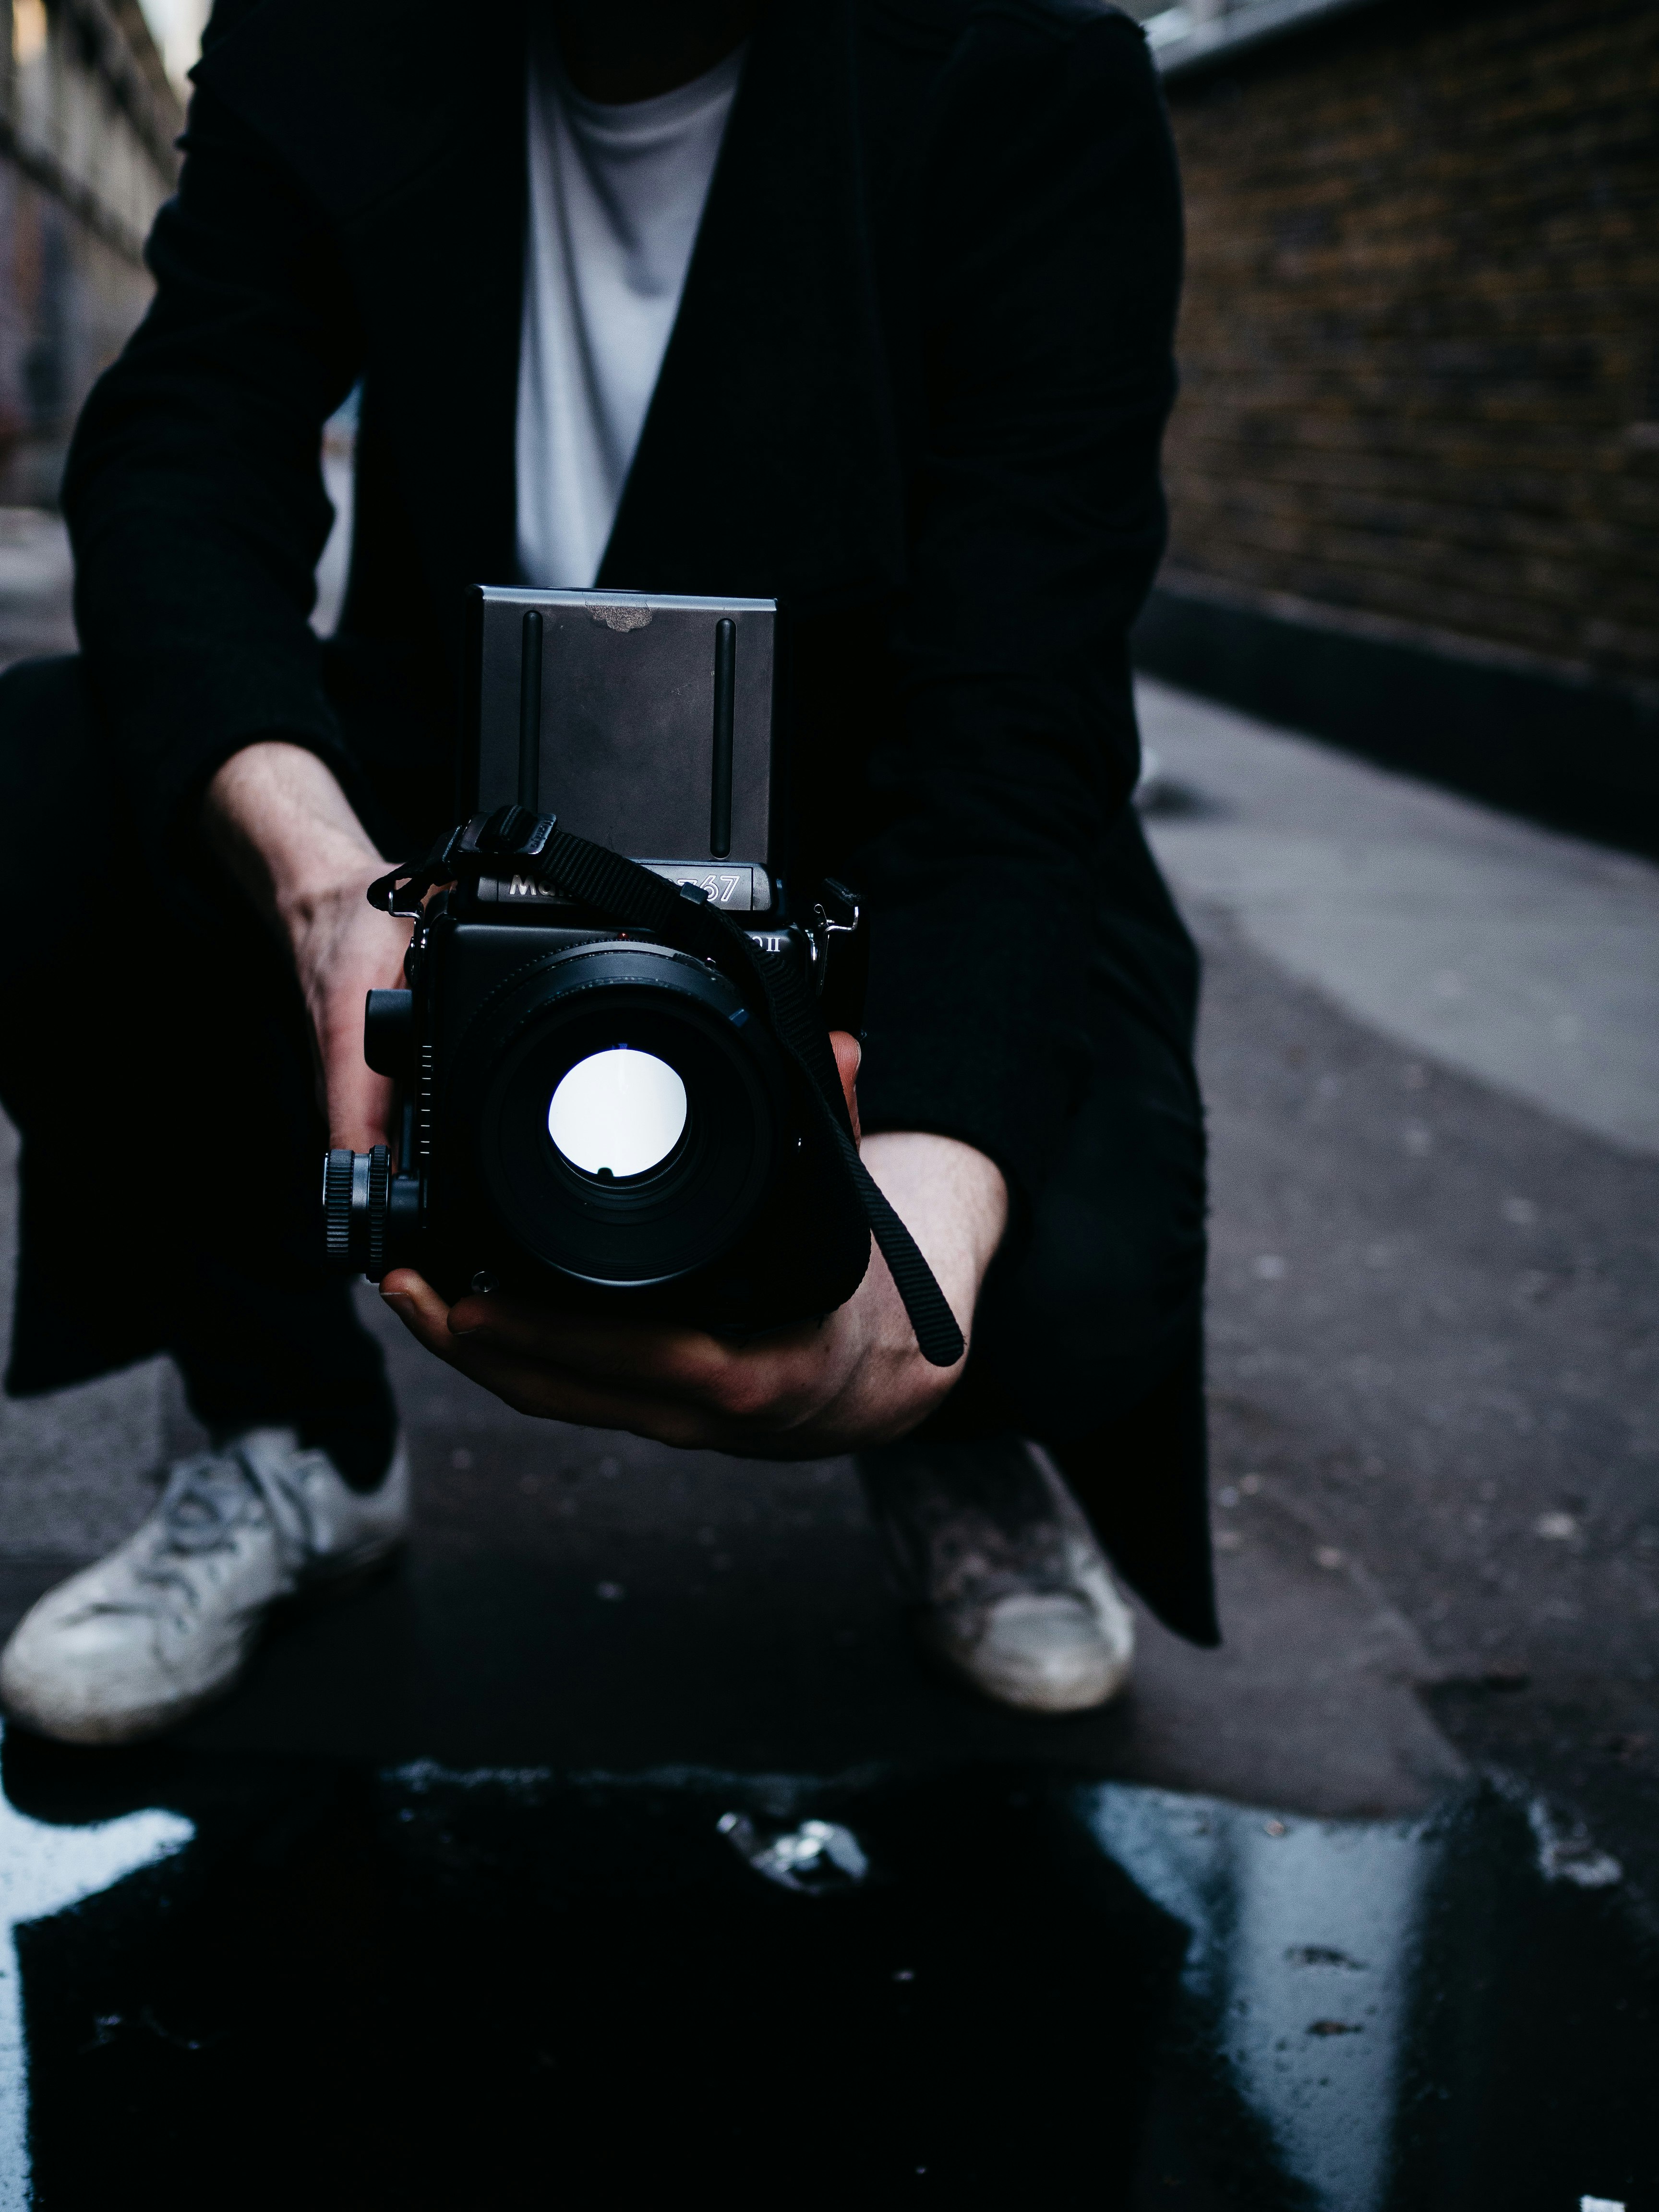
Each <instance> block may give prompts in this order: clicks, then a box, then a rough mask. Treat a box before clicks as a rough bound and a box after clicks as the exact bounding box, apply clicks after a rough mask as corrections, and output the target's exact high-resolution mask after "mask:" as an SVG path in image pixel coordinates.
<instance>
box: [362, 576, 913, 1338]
mask: <svg viewBox="0 0 1659 2212" xmlns="http://www.w3.org/2000/svg"><path fill="white" fill-rule="evenodd" d="M785 678H786V671H785V666H784V659H783V653H782V639H781V624H780V619H779V614H778V610H777V607H776V605H775V603H774V602H771V601H768V600H755V599H690V598H683V597H647V596H645V595H643V594H638V593H623V592H531V591H518V590H495V589H480V590H479V591H477V592H475V594H474V595H473V601H472V606H471V681H470V684H469V697H470V702H471V710H470V714H469V720H468V725H467V728H466V731H465V748H464V761H463V776H464V779H465V785H466V786H467V787H470V793H471V802H472V803H471V805H470V807H469V818H468V820H467V821H466V822H465V823H464V824H463V825H462V827H461V828H460V829H458V830H456V831H455V832H453V833H452V835H451V836H450V837H449V838H448V839H447V840H446V841H443V842H442V844H441V848H436V849H435V853H434V854H432V855H429V856H428V860H427V861H426V862H425V863H424V864H422V865H421V866H419V867H416V866H411V867H410V868H406V869H404V870H399V871H395V872H394V873H393V875H392V877H388V878H386V882H385V884H382V885H380V886H377V887H376V890H377V892H378V893H380V894H383V897H382V902H383V903H385V904H386V905H387V906H388V908H389V909H390V910H392V911H393V912H403V913H406V914H408V915H410V917H411V918H412V919H413V921H414V922H415V931H414V937H413V941H412V943H411V945H410V952H409V956H408V959H407V962H406V963H405V974H406V978H407V987H406V988H405V989H404V990H402V991H375V992H371V993H370V994H369V998H368V1008H367V1014H366V1020H365V1028H364V1053H365V1057H366V1059H367V1060H368V1064H369V1066H372V1067H374V1069H376V1070H377V1071H378V1072H380V1073H383V1074H386V1075H388V1076H391V1077H392V1078H393V1079H395V1081H396V1083H397V1085H398V1118H397V1126H398V1145H397V1154H396V1160H395V1163H394V1160H393V1158H392V1154H391V1152H390V1151H389V1149H388V1148H386V1147H385V1146H380V1147H376V1149H375V1151H374V1152H370V1153H368V1154H361V1155H355V1156H354V1155H353V1154H351V1153H349V1152H331V1153H330V1155H329V1158H328V1162H327V1164H326V1168H325V1190H324V1201H325V1220H326V1233H327V1238H328V1245H329V1249H330V1252H331V1255H332V1256H333V1257H334V1258H336V1259H337V1261H341V1262H343V1263H344V1264H349V1265H351V1266H354V1267H360V1268H362V1270H363V1271H364V1272H366V1273H368V1274H369V1275H370V1276H371V1277H373V1278H374V1279H379V1278H380V1276H381V1275H382V1274H383V1273H385V1272H386V1270H387V1269H388V1268H391V1267H398V1266H412V1267H417V1268H418V1269H419V1270H420V1271H421V1272H422V1273H423V1274H424V1275H426V1276H427V1277H428V1279H430V1280H432V1281H434V1282H435V1283H436V1284H437V1285H439V1286H440V1287H441V1289H443V1290H444V1291H446V1293H447V1294H448V1295H450V1296H452V1297H453V1296H456V1295H459V1293H460V1292H461V1291H465V1290H466V1289H468V1288H477V1289H489V1288H492V1287H494V1286H495V1285H500V1286H501V1287H503V1288H512V1289H515V1290H519V1291H523V1292H526V1293H527V1294H530V1295H532V1296H537V1297H543V1298H551V1299H553V1300H555V1301H557V1302H560V1303H563V1304H569V1305H574V1306H576V1307H586V1308H590V1309H598V1310H611V1311H614V1310H617V1309H618V1308H628V1309H630V1310H636V1311H639V1312H641V1313H645V1312H654V1313H662V1314H671V1315H675V1316H681V1317H684V1318H686V1319H689V1320H693V1321H696V1322H698V1323H699V1324H700V1325H702V1326H705V1327H718V1328H761V1327H767V1326H775V1325H777V1324H780V1323H782V1322H788V1321H791V1320H796V1319H799V1318H803V1317H805V1316H808V1315H810V1314H814V1313H821V1312H823V1311H826V1310H829V1309H831V1308H832V1307H834V1306H836V1305H838V1304H841V1303H842V1302H843V1301H844V1299H845V1298H847V1297H849V1296H850V1295H851V1294H852V1291H853V1290H854V1289H855V1288H856V1287H857V1284H858V1282H859V1280H860V1279H861V1277H862V1275H863V1273H864V1270H865V1267H866V1265H867V1262H868V1255H869V1242H870V1222H869V1220H868V1218H866V1213H865V1212H864V1211H862V1210H861V1208H860V1204H859V1202H858V1199H857V1195H856V1194H855V1193H854V1190H853V1188H852V1186H851V1184H850V1183H849V1181H848V1163H847V1160H846V1158H844V1157H843V1154H844V1152H845V1150H846V1142H847V1140H846V1139H845V1137H844V1134H843V1133H841V1132H839V1131H838V1130H837V1129H836V1127H835V1125H834V1120H833V1113H831V1112H830V1109H829V1107H827V1106H826V1101H825V1097H824V1095H823V1094H824V1092H825V1090H826V1086H832V1085H833V1081H834V1078H833V1066H832V1063H830V1062H829V1058H828V1054H829V1048H828V1042H827V1033H826V1032H825V1030H824V1025H823V1018H822V1015H821V1013H819V1012H818V1011H817V994H818V993H819V992H820V991H821V989H822V987H823V978H824V975H825V972H826V969H827V966H828V963H829V957H830V948H831V944H832V940H833V939H835V938H836V936H837V935H839V934H842V933H850V932H851V931H852V930H853V929H854V928H855V927H856V924H857V920H858V916H857V909H856V906H855V904H854V901H853V899H852V897H851V895H850V894H849V893H848V892H847V891H846V890H844V889H843V888H842V886H840V885H831V886H826V887H825V888H824V889H823V890H822V891H821V892H820V893H819V894H818V895H817V896H816V897H815V898H814V900H813V901H812V902H811V904H810V905H809V906H808V907H806V908H805V911H804V912H803V911H800V910H799V905H798V902H796V901H795V900H794V898H793V886H792V884H791V882H790V876H789V865H788V864H789V854H788V844H787V832H788V813H787V788H786V776H785V770H786V768H787V712H786V711H785V709H786V700H785V696H784V691H785ZM428 886H431V887H432V890H431V896H426V897H424V899H422V892H423V891H424V890H427V888H428ZM371 896H374V894H371ZM803 1010H805V1012H803ZM814 1024H816V1034H815V1033H814ZM826 1069H827V1070H828V1073H827V1074H826ZM832 1104H833V1106H834V1107H835V1108H839V1098H838V1097H836V1100H835V1101H833V1102H832ZM827 1114H828V1115H829V1119H826V1115H827ZM843 1118H844V1116H843ZM854 1165H856V1156H855V1155H854Z"/></svg>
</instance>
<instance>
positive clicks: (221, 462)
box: [64, 90, 361, 858]
mask: <svg viewBox="0 0 1659 2212" xmlns="http://www.w3.org/2000/svg"><path fill="white" fill-rule="evenodd" d="M183 143H184V152H185V160H184V166H183V169H182V172H181V174H180V178H179V187H178V190H177V192H176V193H175V195H174V197H173V198H172V199H170V200H169V201H168V202H167V204H166V205H165V206H164V207H163V208H162V210H161V214H160V216H158V218H157V221H156V223H155V229H154V231H153V233H152V234H151V237H150V240H149V247H148V249H147V252H148V258H149V265H150V268H151V270H152V271H153V273H154V275H155V281H156V292H155V299H154V301H153V302H152V304H151V307H150V310H149V313H148V315H147V316H146V317H145V319H144V320H143V323H142V324H141V325H140V326H139V328H138V330H137V332H136V333H135V335H134V336H133V337H132V339H131V343H129V344H128V346H127V348H126V349H125V352H124V353H123V354H122V355H121V356H120V358H119V359H118V361H117V362H115V364H114V365H113V367H112V368H110V369H109V370H108V371H107V372H106V374H105V375H104V376H103V377H102V378H101V379H100V380H99V382H98V384H97V385H96V386H94V390H93V392H92V395H91V397H90V398H89V399H88V403H87V405H86V408H85V410H84V411H83V413H82V417H81V421H80V423H79V426H78V428H77V429H76V435H75V440H74V443H73V446H72V447H71V450H70V461H69V467H68V471H67V472H66V476H65V480H64V510H65V513H66V516H67V519H68V521H69V526H70V534H71V538H72V539H73V543H74V547H75V555H76V603H75V604H76V623H77V626H78V629H79V631H80V636H81V644H82V653H83V654H84V656H85V660H86V665H87V671H88V676H89V678H90V679H91V682H92V684H93V687H94V694H95V696H96V698H97V700H98V702H99V705H100V709H101V714H102V718H103V721H104V725H105V727H106V730H107V732H108V735H109V740H110V743H111V744H112V748H113V751H114V755H115V764H116V768H117V772H118V775H120V777H121V779H122V781H124V783H125V787H126V788H127V791H128V793H129V795H130V797H131V801H132V804H133V806H134V810H135V812H136V814H137V821H138V825H139V829H140V832H141V834H142V835H143V836H144V837H145V839H146V841H147V842H148V844H149V848H150V849H151V850H152V852H154V853H155V854H156V855H157V856H158V858H159V857H161V856H163V855H165V854H167V852H168V851H169V850H176V849H177V847H176V839H177V835H178V832H179V829H180V828H181V827H182V825H183V823H184V822H185V818H186V810H187V809H188V808H189V807H190V806H191V805H192V804H193V802H194V800H195V799H196V797H197V794H198V793H200V791H201V789H202V787H203V786H204V783H205V782H206V781H207V779H208V778H209V777H210V775H212V774H213V772H214V770H215V769H216V768H217V767H218V766H219V765H220V764H221V763H222V762H223V761H225V760H226V759H228V757H230V755H231V754H232V753H234V752H235V751H236V750H239V749H240V747H241V746H243V745H245V744H248V743H250V742H251V741H252V740H253V739H254V738H260V737H267V736H281V737H285V738H290V739H292V740H293V741H295V742H296V743H298V744H305V745H308V746H310V747H311V748H312V749H313V750H315V751H317V752H318V753H319V754H321V755H322V756H323V757H325V759H326V760H327V761H328V762H329V763H330V765H331V767H333V768H334V769H335V770H336V772H337V774H338V775H340V776H341V778H342V781H344V782H345V783H346V786H347V787H348V789H351V788H352V787H353V785H354V782H355V781H356V775H355V771H354V769H353V766H352V763H351V762H350V760H349V757H348V756H347V754H346V751H345V750H344V748H343V745H342V744H341V739H340V733H339V731H338V729H337V726H336V722H335V718H334V716H333V714H332V712H331V708H330V707H329V704H328V702H327V699H326V696H325V692H324V689H323V683H322V668H321V660H320V656H319V641H318V640H317V637H316V636H315V635H314V633H313V630H312V629H311V628H310V624H309V621H308V617H309V616H310V613H311V610H312V606H313V600H314V597H315V584H314V574H315V569H316V563H317V560H318V556H319V554H320V552H321V550H322V548H323V545H324V544H325V541H326V538H327V535H328V531H329V526H330V524H331V520H332V510H331V507H330V505H329V502H328V499H327V496H326V495H325V491H324V489H323V482H322V474H321V431H322V426H323V424H324V422H325V421H326V419H327V418H328V416H330V415H331V413H332V412H333V411H334V410H335V409H336V408H337V406H338V405H339V404H340V403H341V401H342V400H343V398H345V396H346V394H347V392H349V390H350V388H351V386H352V384H353V382H354V381H355V380H356V375H357V373H358V368H359V356H360V352H361V346H360V341H359V337H358V332H357V326H356V316H355V313H354V310H353V307H352V304H351V300H350V296H349V290H348V288H347V285H346V283H345V279H344V276H343V271H342V269H341V267H340V265H339V262H338V259H337V252H336V248H335V246H334V244H333V242H332V240H331V234H330V232H329V229H328V227H327V225H326V223H325V221H324V220H323V217H322V216H321V214H320V212H319V211H318V210H315V209H314V208H313V207H312V206H311V205H309V204H307V200H306V198H305V197H304V194H303V193H302V192H301V190H300V189H299V187H298V186H297V185H295V183H294V181H293V180H292V179H291V178H290V177H289V176H288V175H287V174H286V173H284V171H283V168H282V167H281V165H280V164H279V163H277V162H276V160H275V158H274V156H273V155H270V153H269V151H268V150H267V149H264V147H263V146H262V145H261V144H260V143H259V142H258V139H257V138H256V137H254V136H253V135H252V133H251V132H249V131H247V130H246V127H245V126H244V125H241V124H240V122H239V121H238V120H237V119H236V118H234V116H233V115H232V114H231V113H230V112H228V110H226V109H225V108H224V107H223V106H219V105H216V102H215V101H214V100H213V98H212V97H211V95H210V94H209V93H208V92H206V91H204V90H198V91H197V93H196V94H195V96H194V98H193V99H192V100H191V111H190V118H189V126H188V129H187V131H186V134H185V139H184V142H183Z"/></svg>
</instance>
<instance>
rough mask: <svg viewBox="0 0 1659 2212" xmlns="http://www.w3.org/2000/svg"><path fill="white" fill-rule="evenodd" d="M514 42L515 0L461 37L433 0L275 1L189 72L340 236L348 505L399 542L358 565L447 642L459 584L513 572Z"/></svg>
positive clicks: (519, 92) (521, 83) (519, 129)
mask: <svg viewBox="0 0 1659 2212" xmlns="http://www.w3.org/2000/svg"><path fill="white" fill-rule="evenodd" d="M525 53H526V43H525V9H524V0H488V4H486V5H483V6H481V7H479V8H478V9H476V10H475V11H474V12H473V13H472V14H471V15H470V16H469V18H468V19H467V22H466V26H465V35H464V36H462V37H459V38H458V37H457V32H456V22H455V18H454V16H453V12H452V11H451V10H450V9H447V8H446V7H443V6H441V5H439V4H438V0H360V4H358V5H355V6H352V7H349V8H343V7H341V6H340V5H339V0H290V4H289V5H286V6H283V7H280V8H279V7H276V6H274V5H270V4H267V5H266V6H264V7H261V8H258V9H255V10H254V11H253V13H252V15H251V16H249V17H248V18H246V20H245V21H244V22H243V23H241V24H240V25H239V26H238V27H237V28H236V29H235V30H234V32H232V33H230V34H229V35H228V36H227V37H226V38H225V39H223V40H222V41H221V42H219V43H218V44H217V45H216V46H215V47H214V48H213V49H212V50H210V52H209V54H208V55H207V57H206V58H205V59H204V62H203V63H202V64H201V65H200V68H199V70H198V71H197V82H198V84H200V85H201V86H202V87H203V88H204V89H205V90H208V91H210V93H211V94H213V95H214V96H215V97H216V98H217V99H219V100H223V101H224V102H225V103H226V104H227V105H228V106H231V107H233V108H234V110H235V111H236V112H238V113H239V114H240V116H241V117H242V118H243V119H244V120H245V121H246V122H247V123H249V124H251V125H252V126H253V127H254V129H255V130H256V131H258V132H260V134H261V135H262V136H264V137H266V138H267V139H268V140H270V142H271V143H273V144H275V145H276V147H277V148H278V149H280V151H281V152H282V154H283V156H284V157H285V158H286V160H287V161H288V163H289V166H290V167H291V168H292V169H293V171H294V172H295V174H296V175H297V176H298V178H299V179H300V181H301V185H303V186H304V187H305V189H306V190H307V191H309V192H310V193H311V194H312V196H313V197H314V198H315V200H316V201H317V203H318V204H319V206H320V207H321V208H322V210H324V211H325V215H326V216H328V217H329V218H330V219H331V222H332V225H333V227H334V228H335V230H336V233H337V236H338V237H339V238H340V240H341V241H342V244H343V251H344V253H345V256H346V260H347V264H348V268H349V274H350V276H351V280H352V284H353V289H354V293H355V295H356V311H357V315H358V319H359V323H360V326H361V328H362V333H363V347H364V352H363V362H362V371H363V383H364V410H363V427H362V441H361V443H360V451H359V462H360V471H361V472H362V474H363V475H364V476H365V477H371V478H372V479H373V483H372V490H371V489H370V487H369V486H368V484H364V485H362V486H361V487H360V501H359V507H360V513H362V514H363V515H364V517H365V520H368V521H369V522H370V523H374V522H378V523H379V525H380V528H381V531H382V532H383V533H392V534H395V535H397V536H398V538H399V541H400V542H399V543H398V544H397V546H396V547H395V548H393V549H392V551H391V554H390V557H389V558H386V559H384V560H380V559H377V560H376V562H374V564H373V565H374V567H375V568H377V569H380V570H382V571H388V570H389V571H392V573H394V574H395V572H396V571H397V570H398V569H402V571H403V572H404V574H405V575H407V574H408V572H409V570H410V567H411V566H412V565H413V564H414V563H415V562H417V561H418V562H419V566H420V568H422V570H423V571H424V581H425V583H426V584H427V586H428V589H429V590H430V592H431V594H432V599H433V604H434V605H435V607H436V608H437V609H438V611H439V613H440V617H441V626H442V628H443V629H444V631H445V642H446V643H447V644H450V643H453V647H454V648H455V653H456V654H457V656H459V634H460V619H459V617H460V606H461V594H462V591H463V588H464V586H465V585H467V584H469V583H475V582H478V581H481V580H489V581H504V580H506V579H507V578H508V577H510V575H511V574H512V573H513V410H514V405H515V401H516V395H517V379H518V352H519V325H520V290H521V286H522V282H523V253H524V245H523V240H524V205H525ZM319 56H325V57H326V59H327V65H326V66H325V67H319ZM365 491H367V492H369V497H368V508H372V509H373V510H374V512H373V513H368V512H367V510H366V508H365V502H364V499H363V496H362V493H363V492H365ZM383 580H384V578H383ZM410 580H411V581H413V579H412V578H411V579H410ZM356 611H357V610H356V609H355V608H354V612H356ZM364 611H365V612H368V614H369V615H370V617H371V626H372V627H379V626H380V624H379V623H378V622H375V621H374V619H373V618H374V615H375V613H376V612H377V611H376V610H364ZM452 615H453V621H452V620H451V619H450V617H451V616H452ZM452 629H453V633H454V635H453V640H452V639H451V638H450V636H449V635H448V633H449V632H450V631H451V630H452Z"/></svg>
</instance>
